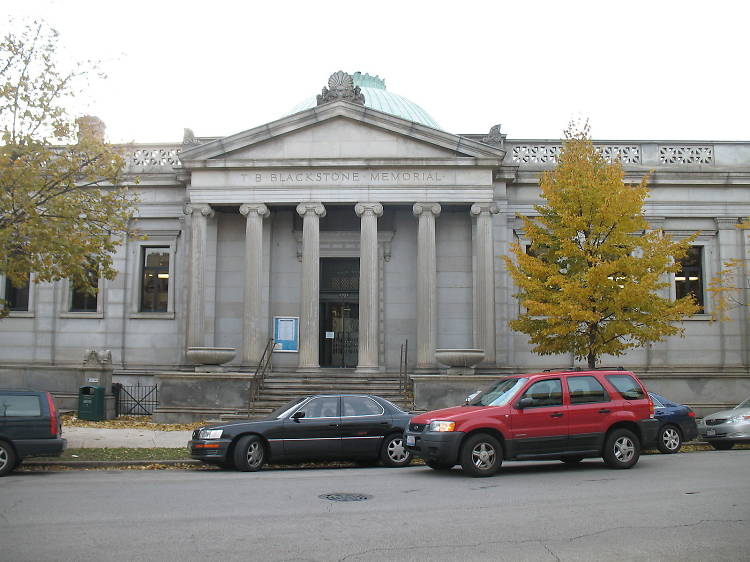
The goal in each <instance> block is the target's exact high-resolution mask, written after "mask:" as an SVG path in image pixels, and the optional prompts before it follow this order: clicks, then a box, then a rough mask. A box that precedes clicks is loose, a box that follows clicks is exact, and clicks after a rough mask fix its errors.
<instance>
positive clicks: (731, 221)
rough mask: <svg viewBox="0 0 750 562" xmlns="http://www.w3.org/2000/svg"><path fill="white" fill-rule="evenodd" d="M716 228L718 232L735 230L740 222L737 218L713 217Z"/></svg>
mask: <svg viewBox="0 0 750 562" xmlns="http://www.w3.org/2000/svg"><path fill="white" fill-rule="evenodd" d="M714 221H716V228H717V229H718V230H732V229H735V228H737V225H738V224H739V223H740V222H741V219H740V218H738V217H715V218H714Z"/></svg>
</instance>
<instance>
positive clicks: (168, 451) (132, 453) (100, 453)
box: [35, 447, 190, 462]
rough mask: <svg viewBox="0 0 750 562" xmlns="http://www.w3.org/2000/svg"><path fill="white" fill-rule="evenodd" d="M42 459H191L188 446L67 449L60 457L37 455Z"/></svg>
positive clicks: (38, 458) (37, 458) (50, 460)
mask: <svg viewBox="0 0 750 562" xmlns="http://www.w3.org/2000/svg"><path fill="white" fill-rule="evenodd" d="M35 459H36V460H40V461H49V462H54V461H157V460H158V461H173V460H174V461H179V460H188V459H190V453H189V451H188V449H187V447H178V448H172V447H154V448H150V449H143V448H127V447H112V448H107V447H103V448H100V449H89V448H86V449H66V450H65V451H63V454H62V455H60V456H59V457H35Z"/></svg>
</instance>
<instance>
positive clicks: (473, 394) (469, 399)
mask: <svg viewBox="0 0 750 562" xmlns="http://www.w3.org/2000/svg"><path fill="white" fill-rule="evenodd" d="M480 392H481V390H477V391H476V392H472V393H471V394H469V395H468V396H467V397H466V399H465V400H464V402H465V403H466V404H468V403H469V402H471V401H472V400H474V398H476V397H477V396H478V395H479V393H480Z"/></svg>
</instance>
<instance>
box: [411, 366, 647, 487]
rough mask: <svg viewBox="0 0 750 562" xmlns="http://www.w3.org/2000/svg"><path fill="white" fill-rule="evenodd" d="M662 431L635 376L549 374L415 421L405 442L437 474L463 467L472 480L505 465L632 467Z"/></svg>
mask: <svg viewBox="0 0 750 562" xmlns="http://www.w3.org/2000/svg"><path fill="white" fill-rule="evenodd" d="M658 426H659V422H658V421H657V420H656V419H654V405H653V403H652V402H651V400H650V399H649V396H648V393H647V392H646V389H645V388H644V386H643V384H642V383H641V382H640V381H639V380H638V378H637V377H636V376H635V375H634V374H633V373H631V372H628V371H615V370H609V371H604V370H595V371H560V372H543V373H531V374H525V375H514V376H509V377H504V378H502V379H500V380H498V381H497V382H496V383H494V384H492V385H491V386H490V387H489V388H487V389H486V390H485V391H483V392H481V393H480V394H478V395H476V396H474V397H472V398H471V400H467V403H466V404H465V405H464V406H458V407H455V408H446V409H443V410H435V411H432V412H427V413H425V414H420V415H418V416H415V417H413V418H412V419H411V421H410V422H409V428H408V430H407V431H406V433H405V443H406V448H407V449H408V450H410V451H412V452H413V453H414V455H415V456H418V457H422V458H423V459H424V460H425V462H426V463H427V465H428V466H430V467H431V468H434V469H436V470H440V469H450V468H452V467H453V466H454V465H456V464H460V465H461V466H462V468H463V470H464V472H466V473H468V474H470V475H471V476H491V475H493V474H495V473H496V472H497V471H498V470H499V468H500V465H501V464H502V462H503V459H507V460H550V459H559V460H561V461H563V462H566V463H577V462H580V461H581V460H583V459H584V458H589V457H602V458H603V459H604V461H605V462H606V463H607V464H608V465H609V466H611V467H612V468H630V467H632V466H634V465H635V464H636V463H637V462H638V458H639V456H640V451H641V447H642V445H643V444H651V443H654V442H655V439H656V432H657V429H658Z"/></svg>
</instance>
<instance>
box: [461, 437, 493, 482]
mask: <svg viewBox="0 0 750 562" xmlns="http://www.w3.org/2000/svg"><path fill="white" fill-rule="evenodd" d="M459 459H460V461H461V468H463V470H464V472H465V473H466V474H468V475H469V476H473V477H475V478H481V477H484V476H492V475H494V474H495V473H497V471H498V470H500V465H502V464H503V446H502V445H501V444H500V442H499V441H498V440H497V439H495V438H494V437H492V435H489V434H487V433H477V434H475V435H472V436H471V437H469V438H468V439H467V440H466V441H465V442H464V444H463V446H462V447H461V454H460V455H459Z"/></svg>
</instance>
